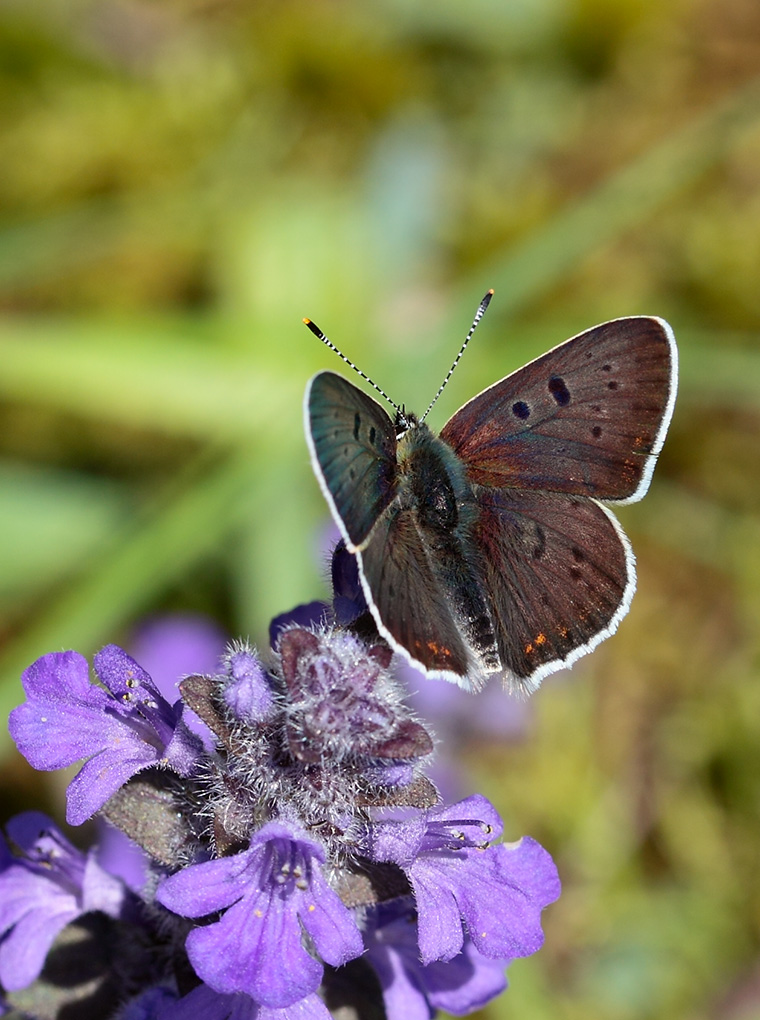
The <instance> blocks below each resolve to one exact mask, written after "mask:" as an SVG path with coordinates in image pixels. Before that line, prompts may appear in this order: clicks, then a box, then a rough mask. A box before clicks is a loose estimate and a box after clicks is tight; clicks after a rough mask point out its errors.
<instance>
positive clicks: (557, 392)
mask: <svg viewBox="0 0 760 1020" xmlns="http://www.w3.org/2000/svg"><path fill="white" fill-rule="evenodd" d="M549 392H550V393H551V395H552V396H553V397H554V399H555V400H556V401H557V403H558V404H559V406H560V407H567V405H568V404H569V403H570V390H569V389H568V388H567V384H566V382H565V380H564V379H563V378H562V376H561V375H553V376H552V377H551V378H550V379H549Z"/></svg>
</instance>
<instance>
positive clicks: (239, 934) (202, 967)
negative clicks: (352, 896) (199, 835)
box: [157, 822, 362, 1008]
mask: <svg viewBox="0 0 760 1020" xmlns="http://www.w3.org/2000/svg"><path fill="white" fill-rule="evenodd" d="M323 861H324V851H323V850H322V848H321V846H320V845H319V844H318V843H316V842H315V841H314V840H313V839H311V837H309V836H307V835H306V834H305V833H302V832H300V831H299V830H293V829H291V828H290V827H288V826H286V825H284V824H282V823H280V822H270V823H269V824H268V825H265V826H264V828H262V829H260V830H259V831H258V832H257V833H256V835H255V836H254V837H253V839H252V840H251V844H250V847H249V849H248V850H245V851H243V852H242V853H240V854H236V855H234V856H233V857H223V858H220V859H218V860H214V861H206V862H204V863H202V864H197V865H191V866H190V867H188V868H185V869H184V870H183V871H181V872H179V873H178V874H176V875H172V876H171V877H170V878H168V879H166V881H165V882H164V883H163V884H162V885H161V886H160V888H159V890H158V893H157V899H158V900H159V902H160V903H162V904H163V905H164V906H165V907H168V908H169V909H170V910H173V911H174V912H175V913H179V914H182V915H183V916H186V917H200V916H204V915H206V914H209V913H212V912H214V911H216V910H221V909H223V908H224V907H227V908H228V909H227V910H226V911H225V913H224V914H223V916H222V917H221V919H220V920H219V921H216V922H214V923H212V924H210V925H206V926H204V927H201V928H196V929H194V930H193V931H192V932H191V933H190V935H189V936H188V939H187V952H188V956H189V957H190V961H191V963H192V964H193V967H194V968H195V971H196V973H197V974H198V976H199V977H200V978H201V979H202V980H203V981H205V982H206V983H207V984H208V985H210V986H211V987H212V988H213V989H214V990H215V991H218V992H245V993H246V994H247V995H250V996H251V997H252V998H253V999H255V1000H256V1001H257V1002H259V1003H261V1004H263V1005H265V1006H269V1007H273V1008H282V1007H284V1006H291V1005H292V1004H293V1003H296V1002H298V1001H299V1000H300V999H304V998H305V997H306V996H308V995H309V994H310V993H311V992H314V991H315V990H316V989H317V987H318V986H319V983H320V980H321V977H322V964H321V963H320V962H319V961H318V960H316V959H315V958H314V957H313V956H312V955H311V954H310V953H309V952H307V950H306V949H305V947H304V945H303V941H302V935H301V925H303V926H304V928H306V930H307V931H308V932H309V934H310V935H311V937H312V939H313V942H314V945H315V947H316V949H317V951H318V952H319V953H320V954H321V955H322V958H323V959H325V960H326V961H327V962H328V963H332V964H333V965H339V964H341V963H344V962H346V961H347V960H349V959H352V958H353V957H355V956H358V955H359V954H360V953H361V951H362V945H361V936H360V934H359V930H358V928H357V927H356V923H355V921H354V919H353V916H352V914H351V913H350V911H349V910H348V909H347V908H346V907H345V906H344V905H343V904H342V903H341V901H340V899H339V897H338V896H337V895H336V893H334V892H333V891H332V890H331V889H330V888H329V886H328V885H327V883H326V882H325V880H324V878H323V877H322V875H321V871H320V868H319V865H320V864H321V863H322V862H323Z"/></svg>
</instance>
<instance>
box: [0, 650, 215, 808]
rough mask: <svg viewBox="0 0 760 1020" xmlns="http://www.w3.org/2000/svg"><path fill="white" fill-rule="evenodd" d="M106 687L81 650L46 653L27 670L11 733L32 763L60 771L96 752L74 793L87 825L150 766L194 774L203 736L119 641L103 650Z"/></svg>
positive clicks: (72, 800)
mask: <svg viewBox="0 0 760 1020" xmlns="http://www.w3.org/2000/svg"><path fill="white" fill-rule="evenodd" d="M95 667H96V671H97V673H98V676H99V678H100V679H101V681H102V682H103V683H104V684H105V686H106V688H107V689H106V690H103V688H102V687H98V686H97V685H95V684H91V683H90V681H89V671H88V667H87V662H86V660H85V659H84V658H83V657H82V656H81V655H78V654H77V653H76V652H54V653H52V654H50V655H44V656H42V658H40V659H38V660H37V661H36V662H35V663H33V664H32V665H31V666H30V667H29V668H28V669H27V670H25V672H24V674H23V677H22V683H23V685H24V690H25V692H26V694H27V698H28V700H27V701H26V702H25V704H23V705H20V706H19V707H18V708H15V709H14V710H13V711H12V712H11V716H10V723H9V726H10V732H11V735H12V737H13V738H14V740H15V741H16V744H17V746H18V748H19V750H20V751H21V753H22V754H23V755H24V757H25V758H26V759H27V761H28V762H29V763H30V764H31V765H33V766H34V767H35V768H38V769H56V768H62V767H64V766H66V765H71V764H73V763H74V762H76V761H80V760H81V759H82V758H89V761H87V762H86V764H85V765H84V766H83V768H82V770H81V771H80V772H79V774H78V775H77V776H76V777H75V779H74V780H73V782H72V783H71V785H70V786H69V790H68V793H67V798H68V804H67V812H66V818H67V821H68V822H69V823H70V824H72V825H79V824H81V822H83V821H85V820H86V819H87V818H89V817H90V816H91V815H92V814H94V813H95V811H97V810H98V809H99V808H100V807H102V806H103V804H104V803H105V802H106V801H107V800H108V798H109V797H110V796H112V794H114V793H115V792H116V790H118V789H119V787H120V786H122V785H123V784H124V783H125V782H127V780H128V779H130V778H131V777H132V776H133V775H135V773H137V772H139V771H140V770H141V769H143V768H146V767H147V766H149V765H154V764H165V765H168V766H170V767H172V768H173V769H174V770H175V771H176V772H179V773H180V775H188V774H189V773H190V772H191V771H192V770H193V768H194V766H195V763H196V760H197V757H198V755H199V753H200V751H201V749H202V748H201V743H200V740H199V739H198V738H197V737H195V736H194V735H193V734H191V733H190V731H189V730H188V729H187V727H186V726H185V725H184V724H183V723H182V722H181V721H180V717H179V710H175V709H173V708H172V707H171V706H170V705H169V704H168V702H167V701H165V700H164V698H163V697H162V696H161V695H160V694H159V692H158V690H157V688H156V687H155V685H154V684H153V682H152V681H151V679H150V677H149V676H148V675H147V674H146V673H145V671H144V670H143V669H141V667H140V666H138V664H137V663H136V662H135V661H134V659H132V658H131V657H130V656H128V655H127V653H126V652H124V651H123V650H122V649H120V648H117V647H116V646H115V645H108V646H107V647H106V648H104V649H103V650H102V651H101V652H99V653H98V654H97V655H96V656H95Z"/></svg>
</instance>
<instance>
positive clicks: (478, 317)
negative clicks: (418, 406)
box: [420, 288, 493, 422]
mask: <svg viewBox="0 0 760 1020" xmlns="http://www.w3.org/2000/svg"><path fill="white" fill-rule="evenodd" d="M492 297H493V288H492V289H491V290H489V291H488V293H487V294H486V295H485V296H484V298H483V300H482V301H481V302H480V304H479V305H478V310H477V312H475V318H474V319H473V320H472V325H471V326H470V330H469V332H468V334H467V336H466V337H465V338H464V343H463V344H462V346H461V347H460V348H459V354H457V356H456V357H455V358H454V364H453V365H452V366H451V368H450V369H449V371H448V374H447V376H446V378H445V379H444V380H443V382H442V383H441V385H440V386H439V387H438V392H437V393H436V395H435V396H434V397H433V399H432V400H431V401H430V404H429V405H428V409H427V411H425V413H424V414H423V416H422V417H421V418H420V421H421V422H423V421H424V420H425V419H426V418H427V416H428V415H429V414H430V412H431V411H432V410H433V405H434V404H435V402H436V401H437V400H438V398H439V397H440V395H441V394H442V393H443V390H444V387H445V386H446V383H447V382H448V381H449V379H450V378H451V377H452V375H453V374H454V369H455V368H456V367H457V365H458V364H459V359H460V358H461V357H462V355H463V354H464V352H465V348H466V347H467V344H468V343H469V342H470V340H472V334H473V333H474V332H475V330H476V329H477V325H478V323H479V322H480V320H481V319H482V318H483V315H484V314H485V310H486V308H488V306H489V304H490V303H491V298H492Z"/></svg>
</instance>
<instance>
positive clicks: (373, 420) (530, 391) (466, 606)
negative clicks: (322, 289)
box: [304, 292, 678, 693]
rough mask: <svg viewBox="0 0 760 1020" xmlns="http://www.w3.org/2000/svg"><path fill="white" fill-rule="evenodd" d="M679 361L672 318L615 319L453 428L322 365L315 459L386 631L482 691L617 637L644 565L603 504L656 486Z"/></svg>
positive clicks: (544, 360)
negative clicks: (435, 427) (429, 421)
mask: <svg viewBox="0 0 760 1020" xmlns="http://www.w3.org/2000/svg"><path fill="white" fill-rule="evenodd" d="M491 293H492V292H489V294H487V295H486V297H485V298H484V300H483V302H482V303H481V306H480V308H479V310H478V312H479V314H478V315H477V316H476V318H475V322H474V323H473V327H472V329H471V330H470V333H469V334H468V338H467V339H469V337H470V336H471V335H472V332H473V330H474V328H475V326H476V325H477V322H478V319H479V317H480V315H482V313H483V311H484V310H485V306H486V305H487V304H488V301H489V300H490V295H491ZM304 321H306V323H307V325H309V327H310V328H311V329H312V331H313V332H315V333H316V334H317V335H318V336H320V339H323V340H324V341H325V342H326V343H328V345H329V346H332V345H331V344H330V343H329V341H327V339H326V337H324V334H321V333H320V331H318V330H317V328H316V327H315V326H314V325H313V324H312V323H310V321H309V320H304ZM466 343H467V341H465V345H466ZM465 345H463V347H462V350H464V346H465ZM333 349H335V348H333ZM338 353H340V352H338ZM461 353H462V351H460V355H459V356H461ZM344 360H348V359H345V358H344ZM457 360H458V358H457ZM677 363H678V353H677V348H676V343H675V338H674V336H673V331H672V330H671V328H670V326H669V325H668V324H667V323H666V322H665V321H664V320H662V319H658V318H654V317H648V316H633V317H629V318H622V319H614V320H612V321H611V322H605V323H602V324H601V325H599V326H594V327H593V328H591V329H588V330H586V331H585V332H583V333H579V334H578V335H577V336H574V337H572V338H571V339H570V340H567V341H565V342H564V343H562V344H560V345H559V346H558V347H555V348H553V349H552V350H550V351H549V352H548V353H546V354H544V355H542V356H541V357H539V358H536V360H535V361H531V362H530V363H529V364H527V365H525V366H524V367H523V368H520V369H518V370H517V371H516V372H513V373H512V374H511V375H507V376H506V377H505V378H503V379H501V380H499V381H498V382H496V383H494V384H493V385H492V386H489V387H488V388H487V389H485V390H483V392H482V393H479V394H478V395H477V396H475V397H473V398H472V400H470V401H468V402H467V403H466V404H464V405H463V406H462V407H460V409H459V410H458V411H457V412H456V413H455V414H454V416H453V417H452V418H451V419H450V420H449V421H448V422H447V423H446V425H444V427H443V429H442V430H441V432H440V434H439V435H436V434H435V433H434V432H433V431H431V429H430V428H429V427H428V426H427V425H426V424H425V422H424V420H422V419H418V418H416V417H415V416H414V415H412V414H408V413H407V412H405V411H404V409H403V408H397V410H396V415H395V420H394V419H391V417H390V416H389V415H388V414H387V413H386V411H385V410H384V408H383V407H382V406H381V405H380V404H379V403H377V401H375V400H374V399H373V398H372V397H369V396H368V395H367V394H366V393H364V392H363V391H362V390H360V389H359V388H358V387H357V386H355V385H354V384H353V383H351V382H349V381H348V380H347V379H345V378H343V376H341V375H338V374H336V373H335V372H330V371H322V372H319V373H318V374H317V375H315V376H314V377H313V378H312V379H311V381H310V382H309V384H308V386H307V388H306V395H305V399H304V416H305V427H306V438H307V442H308V445H309V449H310V453H311V460H312V464H313V467H314V471H315V473H316V476H317V479H318V481H319V484H320V486H321V488H322V491H323V493H324V495H325V497H326V499H327V502H328V504H329V506H330V510H331V511H332V515H333V517H334V518H335V522H336V524H337V525H338V528H339V529H340V532H341V534H342V536H343V539H344V541H345V545H346V548H347V549H348V551H349V553H351V554H352V555H353V556H354V557H355V558H356V564H357V567H358V572H359V576H360V579H361V585H362V589H363V591H364V596H365V598H366V601H367V604H368V606H369V609H370V611H371V613H372V616H373V617H374V620H375V623H376V625H377V629H378V631H379V633H380V634H381V635H382V636H383V638H385V640H386V641H387V642H388V645H389V646H390V647H391V648H392V649H393V650H394V651H396V652H399V653H401V655H403V656H404V657H405V658H406V659H407V660H408V661H409V662H410V663H411V664H412V665H414V666H416V667H417V668H418V669H420V670H422V671H423V672H424V673H425V674H427V675H428V676H431V677H443V678H445V679H446V680H451V681H454V682H456V683H458V684H459V685H460V686H462V687H465V688H468V689H472V690H478V689H479V688H480V687H482V686H483V684H484V683H485V682H486V680H487V679H488V677H489V676H491V675H492V674H494V673H500V674H502V677H503V680H504V683H505V685H506V686H507V687H509V688H510V689H512V690H514V691H517V692H522V693H530V692H532V691H534V690H535V689H536V688H537V687H538V685H539V684H540V682H541V680H542V679H543V678H544V677H546V676H547V675H549V674H550V673H553V672H555V671H556V670H558V669H561V668H562V667H564V666H569V665H570V664H571V663H573V662H574V661H575V660H577V659H578V658H580V657H581V656H582V655H585V654H586V653H587V652H590V651H591V650H592V649H593V648H595V647H596V646H597V645H598V644H599V643H600V642H601V641H603V640H604V639H605V638H607V637H609V636H610V635H611V634H613V633H614V631H615V630H616V629H617V626H618V624H619V623H620V621H621V619H622V618H623V617H624V616H625V614H626V613H627V612H628V609H629V607H630V604H631V598H632V596H633V592H634V589H635V586H636V569H635V559H634V555H633V551H632V549H631V545H630V542H629V541H628V538H627V537H626V535H625V534H624V532H623V529H622V528H621V526H620V524H619V523H618V521H617V519H616V517H615V516H614V514H613V513H612V511H611V510H610V509H608V507H607V506H605V505H604V504H605V503H612V504H615V503H621V504H622V503H633V502H636V501H637V500H639V499H641V498H642V497H643V496H644V495H645V493H646V491H647V489H648V488H649V483H650V481H651V478H652V472H653V470H654V466H655V462H656V459H657V455H658V454H659V452H660V450H661V449H662V445H663V442H664V440H665V435H666V432H667V429H668V425H669V424H670V419H671V417H672V414H673V406H674V403H675V396H676V387H677ZM349 364H350V362H349ZM455 365H456V362H455ZM353 367H355V366H353ZM453 367H454V366H452V371H453ZM357 371H358V370H357ZM360 374H362V375H363V373H360ZM450 375H451V372H449V376H450ZM365 378H366V376H365ZM447 379H448V376H447ZM369 381H370V382H371V380H369ZM444 382H445V381H444ZM372 385H374V383H373V384H372ZM376 388H377V387H376ZM441 388H442V387H441ZM380 392H382V391H380ZM439 393H440V390H439ZM394 406H395V405H394ZM431 406H432V405H431ZM428 410H429V408H428ZM426 414H427V412H426ZM424 417H425V416H423V418H424ZM600 501H603V502H600Z"/></svg>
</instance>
